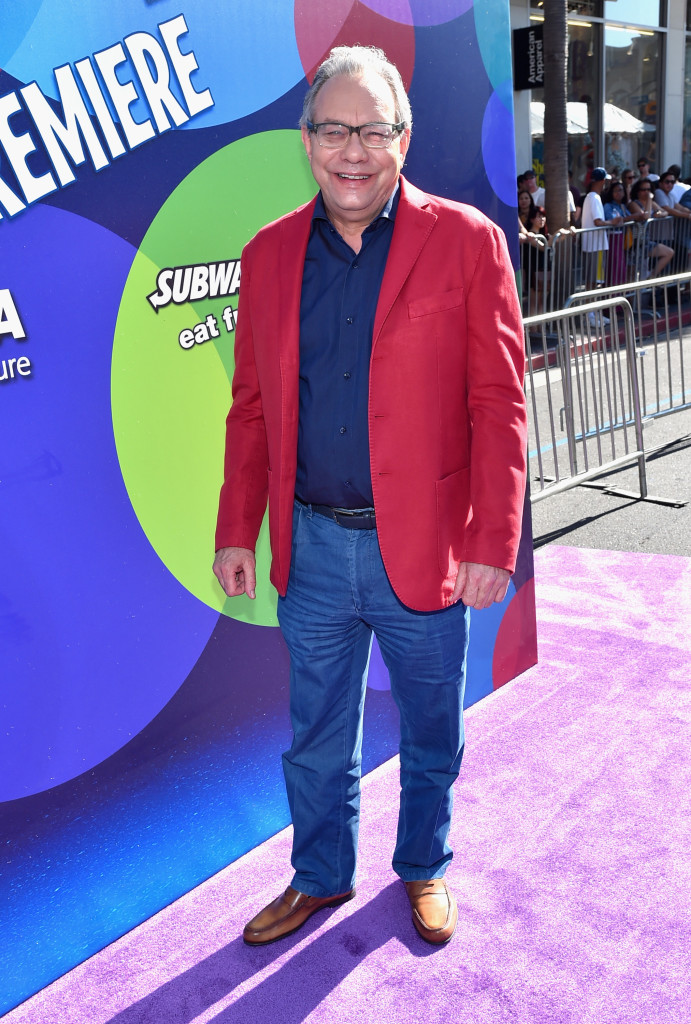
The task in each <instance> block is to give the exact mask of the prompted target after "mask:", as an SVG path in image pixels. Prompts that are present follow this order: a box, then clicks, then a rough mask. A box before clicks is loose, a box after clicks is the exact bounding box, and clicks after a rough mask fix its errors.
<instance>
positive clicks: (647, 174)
mask: <svg viewBox="0 0 691 1024" xmlns="http://www.w3.org/2000/svg"><path fill="white" fill-rule="evenodd" d="M636 167H637V168H638V180H639V181H642V180H643V178H647V179H648V180H649V181H651V182H653V181H658V180H659V178H660V175H659V174H655V173H654V172H653V171H652V170H651V168H650V161H649V160H648V159H647V157H644V156H642V157H641V158H640V159H639V160H638V162H637V164H636Z"/></svg>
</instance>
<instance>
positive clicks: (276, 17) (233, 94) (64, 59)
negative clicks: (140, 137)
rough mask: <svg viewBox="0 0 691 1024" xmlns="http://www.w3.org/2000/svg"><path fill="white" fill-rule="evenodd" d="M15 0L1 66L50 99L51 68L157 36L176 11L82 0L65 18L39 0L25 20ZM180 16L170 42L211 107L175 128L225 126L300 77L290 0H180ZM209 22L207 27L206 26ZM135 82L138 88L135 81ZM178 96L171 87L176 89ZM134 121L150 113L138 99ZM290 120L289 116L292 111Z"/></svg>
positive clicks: (54, 4)
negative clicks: (192, 67) (192, 62)
mask: <svg viewBox="0 0 691 1024" xmlns="http://www.w3.org/2000/svg"><path fill="white" fill-rule="evenodd" d="M23 6H24V5H23V4H22V3H17V4H13V5H11V7H10V5H9V4H6V5H5V7H10V9H9V10H7V11H6V10H5V9H3V11H2V14H1V15H0V22H1V24H2V30H3V33H4V32H6V31H7V32H10V33H12V37H13V38H15V39H17V38H18V37H21V36H22V33H24V34H23V38H21V41H18V44H17V46H16V49H15V50H14V52H13V53H12V54H11V55H10V54H8V55H7V57H6V59H5V63H4V65H3V69H4V70H5V71H6V72H7V73H8V74H10V75H12V76H13V77H14V78H16V79H18V80H19V81H20V82H25V83H26V82H32V81H34V80H36V81H37V82H38V84H39V86H40V88H41V90H42V91H43V92H44V93H45V94H46V95H47V96H52V97H57V90H56V85H55V80H54V77H53V68H56V67H60V66H61V65H63V64H67V63H70V62H74V61H78V60H81V59H82V58H83V57H87V56H91V55H92V54H94V53H98V52H99V51H101V50H105V49H107V48H108V47H111V46H114V45H116V44H117V43H120V42H122V41H123V40H124V39H125V38H126V37H127V36H129V35H132V34H133V33H135V32H148V33H149V34H151V35H152V36H154V38H156V39H157V40H158V42H159V43H160V42H161V39H160V35H159V32H158V31H157V26H158V25H159V24H161V23H162V22H165V21H170V20H172V19H173V18H175V17H177V16H178V15H180V13H181V5H179V4H177V3H175V2H173V0H158V2H157V3H146V4H145V3H143V2H142V0H117V2H116V3H112V4H98V5H97V11H98V13H97V16H94V14H93V7H94V5H93V4H92V3H91V2H90V0H83V12H82V13H83V16H82V17H80V16H79V11H78V6H79V5H78V4H73V5H72V8H73V9H72V14H73V15H74V16H72V17H66V16H65V0H43V3H42V4H41V5H40V8H39V10H38V11H37V13H36V17H35V18H34V20H33V22H32V23H31V24H30V25H29V26H27V25H26V22H27V18H26V15H25V13H24V12H22V7H23ZM182 6H184V12H183V13H184V17H185V21H186V23H187V28H188V33H187V34H186V35H182V36H181V37H180V39H179V42H178V45H179V48H180V50H181V52H182V53H188V52H190V51H192V52H193V53H194V55H195V57H196V60H197V64H198V65H199V69H198V70H197V71H194V72H193V73H192V77H191V83H192V85H193V87H194V89H195V90H196V91H197V92H202V91H203V90H204V89H210V91H211V95H212V97H213V100H214V106H213V107H210V108H209V109H207V110H205V111H203V112H202V113H200V114H197V115H196V116H195V117H193V118H192V119H191V120H189V121H187V122H186V124H185V125H183V128H186V127H189V128H205V127H208V126H209V125H217V124H226V123H227V122H230V121H234V120H237V119H238V118H240V117H245V116H246V115H247V114H251V113H252V112H254V111H255V110H259V109H261V108H262V107H264V106H267V105H268V104H269V103H271V102H272V101H273V100H275V99H277V98H278V97H279V96H282V95H283V94H284V93H286V92H288V91H289V90H290V89H292V88H293V86H295V85H296V84H297V83H298V82H300V81H302V79H303V78H304V71H303V68H302V64H301V62H300V56H299V53H298V48H297V42H296V39H295V24H294V3H293V0H273V2H272V3H271V4H270V5H269V4H265V3H257V2H255V0H236V2H235V3H232V4H231V3H227V2H226V0H185V3H184V5H182ZM210 26H213V27H212V28H210ZM258 45H260V47H261V68H260V69H258V67H257V52H258V51H257V46H258ZM117 74H118V77H119V78H120V80H121V81H122V82H125V81H127V80H128V78H131V77H132V72H131V71H128V66H126V65H122V66H120V67H119V68H118V69H117ZM138 88H139V87H138ZM178 96H179V93H178ZM131 113H132V116H133V118H134V120H135V121H138V122H143V121H144V120H146V119H147V118H149V117H150V113H149V109H148V106H147V105H146V104H145V103H144V102H143V101H142V100H138V101H137V102H136V103H134V104H133V105H132V107H131ZM296 120H297V115H296Z"/></svg>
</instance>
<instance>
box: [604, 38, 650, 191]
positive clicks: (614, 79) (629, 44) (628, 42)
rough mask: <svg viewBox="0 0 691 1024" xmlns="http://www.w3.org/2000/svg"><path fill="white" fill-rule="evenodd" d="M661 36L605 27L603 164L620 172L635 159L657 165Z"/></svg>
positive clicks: (631, 165) (634, 161)
mask: <svg viewBox="0 0 691 1024" xmlns="http://www.w3.org/2000/svg"><path fill="white" fill-rule="evenodd" d="M659 97H660V40H659V36H658V34H657V33H656V32H650V31H644V30H635V29H624V28H617V27H616V26H614V25H608V26H607V27H606V29H605V107H604V133H605V166H606V167H607V170H616V171H617V173H619V172H620V171H621V170H622V169H623V168H624V167H635V166H636V161H637V160H638V158H639V157H642V156H644V157H646V158H647V159H648V160H649V162H650V164H651V167H652V168H653V169H654V170H658V167H657V164H656V145H657V122H658V109H659Z"/></svg>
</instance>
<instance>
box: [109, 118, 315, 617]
mask: <svg viewBox="0 0 691 1024" xmlns="http://www.w3.org/2000/svg"><path fill="white" fill-rule="evenodd" d="M314 192H315V184H314V180H313V178H312V176H311V174H310V171H309V165H308V163H307V159H306V157H305V153H304V149H303V147H302V142H301V139H300V133H299V132H298V131H275V132H266V133H263V134H258V135H252V136H249V137H247V138H244V139H240V140H239V141H237V142H234V143H232V144H231V145H229V146H226V147H225V148H224V149H221V150H219V151H218V152H217V153H214V154H213V155H212V156H210V157H209V158H208V159H206V160H205V161H204V162H203V163H201V164H200V165H199V166H198V167H196V168H195V169H194V170H193V171H192V172H191V173H190V174H189V175H188V176H187V178H185V180H184V181H183V182H181V184H180V185H179V186H178V187H177V188H176V189H175V191H174V192H173V193H172V195H171V196H170V197H169V198H168V199H167V200H166V202H165V204H164V205H163V206H162V207H161V209H160V210H159V212H158V214H157V215H156V218H155V220H154V221H153V223H152V224H151V227H150V228H149V230H148V231H147V233H146V236H145V237H144V239H143V241H142V244H141V246H140V249H139V252H138V253H137V255H136V257H135V259H134V262H133V264H132V268H131V270H130V273H129V275H128V278H127V283H126V285H125V289H124V292H123V296H122V301H121V303H120V310H119V314H118V320H117V325H116V329H115V337H114V340H113V361H112V377H111V399H112V412H113V429H114V434H115V443H116V447H117V452H118V459H119V462H120V468H121V471H122V475H123V478H124V481H125V486H126V488H127V492H128V494H129V497H130V500H131V502H132V506H133V508H134V511H135V513H136V515H137V518H138V519H139V522H140V524H141V526H142V529H143V530H144V532H145V534H146V536H147V537H148V539H149V541H150V543H151V545H152V547H153V548H154V550H155V551H156V553H157V554H158V556H159V557H160V559H161V560H162V561H163V563H164V564H165V565H166V567H167V568H168V569H169V570H170V572H171V573H172V574H173V575H174V576H175V577H176V578H177V579H178V580H179V581H180V583H182V585H183V586H184V587H186V588H187V590H189V591H190V592H191V593H193V594H194V595H195V596H196V597H198V598H199V600H200V601H203V602H204V603H205V604H207V605H209V607H211V608H215V609H217V610H218V611H222V612H223V613H224V614H226V615H229V616H231V617H232V618H235V619H240V620H242V621H244V622H251V623H255V624H257V625H262V626H275V625H277V622H276V591H275V590H274V588H273V586H272V585H271V584H270V582H269V566H270V558H271V556H270V550H269V539H268V524H267V521H266V517H265V521H264V524H263V526H262V529H261V533H260V537H259V541H258V543H257V552H256V553H257V598H256V600H255V601H250V600H249V598H247V597H245V596H243V597H239V598H226V596H225V594H224V593H223V591H222V590H221V588H220V586H219V585H218V583H217V581H216V579H215V577H214V575H213V573H212V571H211V564H212V561H213V553H214V552H213V547H214V545H213V539H214V529H215V523H216V512H217V509H218V494H219V490H220V486H221V483H222V480H223V452H224V443H225V431H224V424H225V417H226V415H227V412H228V409H229V407H230V403H231V390H230V382H231V380H232V375H233V368H234V359H233V345H234V340H235V334H234V331H233V330H231V331H228V330H227V328H226V325H225V324H224V321H223V317H222V314H223V310H224V309H225V308H226V307H228V306H231V307H232V308H233V309H236V308H237V295H234V296H219V297H217V298H209V299H201V300H199V301H196V302H185V303H184V304H183V305H175V304H173V303H170V304H169V305H167V306H165V307H162V308H160V309H159V310H158V312H155V311H154V309H153V307H152V306H151V304H150V303H149V302H148V301H147V296H149V295H151V294H152V293H155V292H156V291H157V277H158V273H159V271H160V270H162V269H164V268H172V267H191V266H198V265H203V264H209V263H217V262H222V261H230V260H239V259H240V254H241V252H242V248H243V246H244V245H245V243H246V242H247V241H249V239H250V238H251V237H252V236H253V235H254V234H255V233H256V232H257V231H258V230H259V228H260V227H262V225H264V224H266V223H268V222H269V221H271V220H274V219H275V218H277V217H280V216H281V215H282V214H283V213H286V212H288V211H289V210H292V209H294V208H295V207H296V206H299V205H300V204H301V203H304V202H307V200H309V199H310V198H311V197H312V196H313V195H314ZM210 315H213V316H214V317H215V318H216V323H217V330H218V332H219V337H217V338H214V337H210V338H209V340H208V341H206V342H202V343H194V344H192V346H191V347H190V348H188V349H185V348H182V347H181V345H180V344H179V340H178V339H179V336H180V333H181V332H182V331H184V330H193V329H194V328H195V326H196V325H198V324H203V323H204V324H205V322H206V320H207V317H209V316H210ZM212 323H213V322H212ZM205 333H209V334H211V333H212V332H209V330H208V328H206V330H204V329H202V330H200V331H198V336H199V337H203V336H204V334H205ZM133 614H136V609H133Z"/></svg>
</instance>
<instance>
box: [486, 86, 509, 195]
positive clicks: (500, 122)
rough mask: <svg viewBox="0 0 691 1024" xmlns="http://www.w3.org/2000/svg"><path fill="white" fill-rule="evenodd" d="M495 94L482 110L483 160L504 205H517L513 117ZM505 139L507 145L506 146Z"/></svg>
mask: <svg viewBox="0 0 691 1024" xmlns="http://www.w3.org/2000/svg"><path fill="white" fill-rule="evenodd" d="M503 91H504V90H503V89H500V90H498V91H495V92H493V93H492V95H491V96H490V98H489V101H488V103H487V106H486V107H485V115H484V118H483V121H482V159H483V161H484V164H485V171H486V173H487V178H488V179H489V183H490V185H491V186H492V188H493V189H494V191H495V193H496V195H497V196H498V197H499V199H501V201H502V202H503V203H506V205H507V206H515V205H516V178H515V177H514V169H513V168H514V160H513V159H512V156H513V115H512V113H511V111H510V110H508V109H507V107H506V104H505V102H504V101H503V99H502V96H501V93H502V92H503ZM507 140H509V141H508V143H507Z"/></svg>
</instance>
